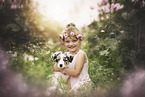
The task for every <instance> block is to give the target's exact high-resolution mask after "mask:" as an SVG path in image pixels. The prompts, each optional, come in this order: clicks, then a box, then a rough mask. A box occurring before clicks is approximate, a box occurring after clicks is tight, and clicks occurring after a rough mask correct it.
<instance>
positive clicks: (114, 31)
mask: <svg viewBox="0 0 145 97" xmlns="http://www.w3.org/2000/svg"><path fill="white" fill-rule="evenodd" d="M99 6H100V9H99V12H100V14H99V21H93V22H92V23H91V24H90V25H89V26H88V28H89V30H88V41H89V45H88V46H89V51H88V52H89V53H88V54H89V56H90V58H94V57H95V58H100V59H99V60H101V62H102V64H104V65H105V63H104V62H105V61H110V62H111V63H110V62H109V64H108V63H107V64H108V65H109V66H111V65H110V64H121V65H122V66H124V67H125V68H126V69H130V68H132V67H133V66H135V65H136V66H137V65H139V64H144V56H145V51H144V49H145V46H144V42H145V34H144V33H143V32H144V31H145V29H144V28H145V1H144V0H103V1H102V3H101V4H100V5H99ZM100 54H101V55H100ZM102 55H104V56H102ZM102 59H103V60H102ZM114 62H115V63H114Z"/></svg>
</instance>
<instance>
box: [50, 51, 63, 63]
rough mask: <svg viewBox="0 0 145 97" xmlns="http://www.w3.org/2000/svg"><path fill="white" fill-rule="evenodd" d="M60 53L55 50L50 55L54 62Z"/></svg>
mask: <svg viewBox="0 0 145 97" xmlns="http://www.w3.org/2000/svg"><path fill="white" fill-rule="evenodd" d="M59 54H61V52H55V53H54V54H52V55H51V58H52V60H53V61H54V62H58V59H57V56H58V55H59Z"/></svg>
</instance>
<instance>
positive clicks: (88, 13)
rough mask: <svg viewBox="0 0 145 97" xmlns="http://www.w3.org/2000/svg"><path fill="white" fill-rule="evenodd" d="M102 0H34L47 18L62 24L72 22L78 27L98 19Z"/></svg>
mask: <svg viewBox="0 0 145 97" xmlns="http://www.w3.org/2000/svg"><path fill="white" fill-rule="evenodd" d="M100 1H101V0H34V3H36V2H38V4H39V6H38V10H39V11H40V12H41V13H42V14H43V15H44V16H45V19H46V20H54V21H57V22H58V23H60V24H61V25H62V26H65V25H67V24H68V23H70V22H73V23H75V24H76V25H78V27H82V26H85V25H88V24H89V23H91V22H92V21H93V20H98V3H99V2H100Z"/></svg>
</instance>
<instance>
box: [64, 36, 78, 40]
mask: <svg viewBox="0 0 145 97" xmlns="http://www.w3.org/2000/svg"><path fill="white" fill-rule="evenodd" d="M74 39H77V38H76V37H73V36H72V37H67V38H65V40H74Z"/></svg>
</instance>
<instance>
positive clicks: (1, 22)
mask: <svg viewBox="0 0 145 97" xmlns="http://www.w3.org/2000/svg"><path fill="white" fill-rule="evenodd" d="M16 1H17V2H15V1H13V0H12V1H11V2H10V1H8V0H3V1H0V5H1V6H0V17H1V19H0V44H1V45H2V46H3V48H5V51H6V52H7V53H8V54H9V56H10V58H11V63H12V66H11V67H12V69H13V70H14V71H17V72H20V73H22V74H23V75H24V77H26V78H27V79H29V80H30V81H32V82H35V84H37V85H42V84H44V83H43V82H45V83H46V82H47V80H48V79H49V77H48V75H50V74H52V72H51V69H52V65H53V64H54V63H53V62H52V60H51V59H50V55H51V54H52V53H54V52H55V51H58V50H60V49H59V47H60V45H61V44H60V42H59V40H58V38H57V37H58V34H59V33H57V32H61V30H62V29H63V28H62V27H61V26H60V25H57V24H56V23H54V24H55V25H54V24H52V23H50V22H52V21H50V20H48V21H44V20H43V19H42V18H43V16H42V15H41V14H40V13H39V12H38V10H37V8H34V7H33V6H32V1H31V0H26V1H25V0H21V2H19V0H16ZM12 6H15V7H12ZM36 7H37V6H36ZM33 9H36V10H35V11H34V10H33ZM99 12H100V13H99V21H93V22H92V23H91V24H90V25H88V26H87V27H83V28H82V29H81V32H82V34H83V35H84V37H85V38H84V40H83V44H82V46H81V49H83V50H84V51H85V52H86V53H87V55H88V59H89V74H90V77H91V79H92V81H93V82H94V84H95V85H96V86H97V87H101V88H103V89H110V88H112V87H114V85H116V84H118V83H120V82H121V80H122V79H123V76H124V74H125V73H126V72H128V71H129V70H130V69H132V68H133V67H138V66H140V67H144V66H143V64H144V63H145V62H144V56H145V51H144V49H145V45H144V42H145V38H144V37H145V34H144V31H145V1H144V0H108V1H107V0H102V3H101V4H100V9H99ZM53 26H55V27H53ZM36 80H37V81H36Z"/></svg>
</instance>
